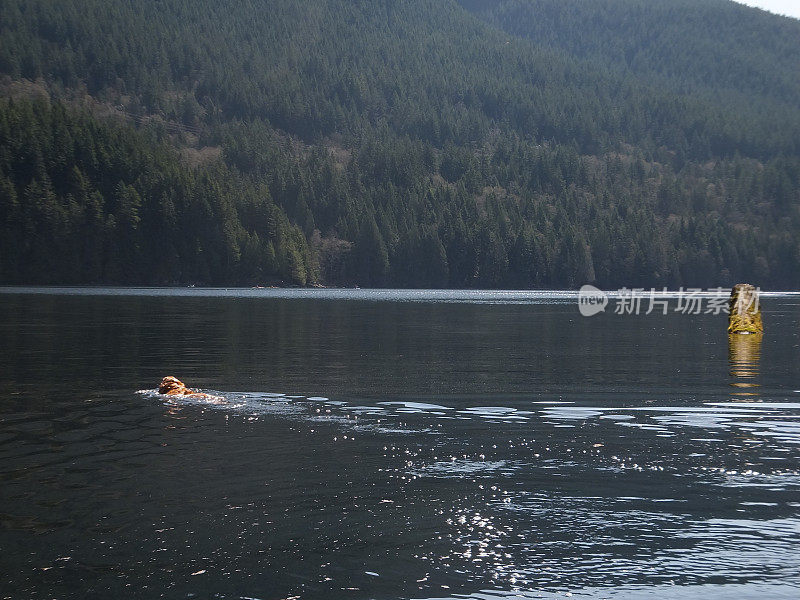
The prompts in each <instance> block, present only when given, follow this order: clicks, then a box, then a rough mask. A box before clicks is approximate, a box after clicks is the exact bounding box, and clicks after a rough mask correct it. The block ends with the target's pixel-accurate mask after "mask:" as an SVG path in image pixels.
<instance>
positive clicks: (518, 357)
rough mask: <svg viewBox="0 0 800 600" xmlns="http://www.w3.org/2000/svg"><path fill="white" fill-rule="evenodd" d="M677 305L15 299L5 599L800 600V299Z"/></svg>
mask: <svg viewBox="0 0 800 600" xmlns="http://www.w3.org/2000/svg"><path fill="white" fill-rule="evenodd" d="M673 300H674V299H673ZM673 300H670V302H671V304H670V306H669V310H668V314H666V315H664V314H662V313H661V311H659V310H656V311H654V312H652V313H651V314H647V315H645V314H638V315H636V314H625V315H621V314H615V312H614V310H613V301H612V303H611V304H610V305H609V307H608V308H607V310H606V311H605V312H603V313H600V314H598V315H595V316H592V317H583V316H581V314H580V312H579V311H578V304H577V300H576V294H575V293H570V292H448V291H439V292H421V291H388V290H387V291H366V290H270V289H266V290H260V289H259V290H250V289H247V290H237V289H231V290H219V289H214V290H206V289H113V288H112V289H91V288H77V289H68V288H65V289H55V288H54V289H36V288H31V289H24V288H18V289H13V288H5V289H2V290H0V314H1V315H2V318H0V598H14V599H16V598H67V597H78V598H84V597H86V598H117V597H137V598H162V597H163V598H224V599H227V598H257V599H262V600H266V599H279V598H345V599H350V598H352V599H366V598H381V599H384V598H419V599H423V598H425V599H432V598H484V599H490V598H491V599H495V598H497V599H499V598H565V597H568V596H571V597H572V598H596V599H600V598H615V599H616V598H622V599H633V598H636V599H638V598H664V597H669V598H697V597H702V598H704V600H708V599H712V598H725V599H729V598H771V599H774V598H798V597H800V336H798V333H799V332H800V296H798V295H796V294H767V295H765V296H764V297H763V298H762V305H763V309H764V322H765V329H766V331H765V334H764V336H763V340H762V339H756V338H755V336H737V339H735V340H734V343H732V344H731V343H730V342H729V339H728V335H727V333H726V325H727V322H726V316H725V315H720V314H713V313H708V314H707V313H705V312H701V314H683V313H681V312H677V311H676V310H674V309H675V307H676V306H677V305H676V303H675V302H674V301H673ZM165 375H175V376H177V377H179V378H180V379H182V380H183V381H185V382H186V384H187V385H189V386H191V387H193V388H199V389H202V390H204V391H210V392H212V393H215V394H218V395H219V396H221V397H222V398H223V401H222V403H217V404H214V403H210V402H208V401H204V400H198V399H190V398H187V399H177V400H176V399H170V398H167V397H164V396H160V395H158V394H157V393H156V389H155V388H157V386H158V382H159V381H160V379H161V378H162V377H163V376H165Z"/></svg>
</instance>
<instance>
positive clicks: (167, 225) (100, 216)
mask: <svg viewBox="0 0 800 600" xmlns="http://www.w3.org/2000/svg"><path fill="white" fill-rule="evenodd" d="M313 269H314V267H313V264H312V261H311V256H310V250H309V246H308V244H307V241H306V238H305V236H304V235H303V233H302V231H300V230H299V229H298V228H297V227H295V226H292V225H291V224H290V223H289V220H288V218H287V217H286V215H285V213H284V212H283V211H282V210H281V209H280V208H278V207H277V206H276V205H275V204H274V202H273V201H272V199H271V197H270V195H269V190H268V189H267V188H266V187H265V186H263V185H255V184H253V183H252V182H250V181H248V180H246V179H243V178H242V177H241V176H238V175H237V174H236V173H235V172H233V171H231V170H230V169H228V168H227V167H226V166H225V165H224V164H222V163H218V164H215V165H213V166H211V167H209V168H207V169H202V170H190V169H188V168H187V167H185V166H183V165H182V164H181V162H180V160H179V157H178V155H177V153H176V151H175V150H174V148H171V147H170V146H168V145H166V144H165V143H163V142H160V141H158V139H157V136H156V135H155V134H153V133H150V132H147V131H135V130H133V129H132V128H131V127H129V126H123V125H119V124H113V123H108V122H101V121H98V120H97V119H94V118H93V117H92V116H91V115H89V114H88V113H86V112H75V111H71V110H67V109H66V108H65V107H64V106H62V105H60V104H56V105H54V106H51V105H50V104H49V103H47V102H45V101H35V102H31V101H21V102H20V101H17V102H14V101H8V100H4V101H0V281H3V282H5V283H30V282H38V283H98V282H104V283H158V284H169V283H178V282H189V283H193V282H205V283H214V284H218V285H221V284H227V283H243V282H251V281H252V282H263V281H270V280H276V281H278V280H279V281H286V282H293V283H296V284H301V285H302V284H306V283H307V282H308V281H309V280H310V279H313V278H314V272H313Z"/></svg>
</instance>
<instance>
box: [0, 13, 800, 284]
mask: <svg viewBox="0 0 800 600" xmlns="http://www.w3.org/2000/svg"><path fill="white" fill-rule="evenodd" d="M2 14H3V18H2V20H0V72H2V73H4V74H5V75H6V76H7V78H8V79H7V82H6V83H7V85H6V86H5V87H6V89H7V90H11V91H9V93H10V94H12V95H13V90H16V89H20V87H21V86H20V85H19V84H18V83H15V82H23V81H26V80H27V81H37V82H38V86H39V87H41V88H43V89H45V90H46V91H47V94H48V95H49V97H50V103H51V104H52V105H53V106H55V107H56V108H55V109H52V108H50V107H43V106H40V105H37V104H36V103H33V105H32V108H30V110H32V111H34V112H37V111H40V112H42V111H43V113H44V114H47V111H51V110H57V111H61V110H62V109H61V108H60V106H61V105H64V107H65V108H64V109H63V112H64V114H66V115H74V114H78V115H79V116H68V117H66V118H78V119H79V120H83V121H81V122H83V123H84V125H83V126H84V127H102V125H90V124H89V123H88V121H97V120H98V119H102V117H100V116H99V113H100V111H98V110H97V107H98V106H100V107H103V106H105V107H109V108H108V110H110V111H111V112H114V111H113V110H111V108H110V107H116V108H117V109H118V111H117V113H118V114H125V115H128V118H129V119H131V122H132V123H146V124H145V125H143V127H144V129H145V130H146V131H145V136H144V138H142V139H144V140H147V141H144V142H142V143H146V144H156V145H157V144H161V145H164V144H166V145H172V146H173V147H174V148H175V150H174V154H173V157H179V156H181V155H182V156H183V157H184V164H183V165H179V166H178V167H176V168H180V169H184V170H185V171H186V172H187V173H190V174H191V177H198V178H201V179H203V178H205V179H206V180H208V181H210V182H211V183H213V184H214V185H216V186H217V187H220V186H222V187H223V188H224V187H227V186H229V185H230V183H229V181H230V178H234V179H235V180H236V181H239V182H241V185H245V186H247V187H248V189H252V190H258V192H255V193H254V194H253V196H252V200H251V204H252V205H253V206H266V207H269V206H271V207H273V208H270V209H269V210H277V211H279V213H280V214H281V215H286V217H287V218H288V221H289V222H291V223H294V225H295V226H296V227H297V228H298V230H297V231H298V232H302V235H301V237H302V238H303V239H302V240H298V239H297V236H277V235H276V234H275V232H274V231H264V230H261V229H259V228H260V227H263V225H258V224H257V223H256V222H247V223H244V221H245V220H246V217H243V214H244V212H243V211H242V210H240V209H236V210H235V211H233V212H230V213H229V214H230V215H231V217H230V219H231V227H233V229H236V230H237V231H245V232H248V236H250V237H252V236H254V235H256V234H258V236H259V238H258V239H259V244H261V243H262V242H261V241H262V240H270V241H271V243H272V247H273V250H274V254H275V255H276V256H277V255H283V256H299V257H305V258H301V259H297V258H296V259H294V261H295V263H296V264H299V263H302V264H303V269H302V271H303V275H304V276H302V277H301V276H299V271H298V270H297V269H295V276H294V277H293V276H291V274H290V272H289V271H290V269H288V267H286V266H285V265H286V264H288V263H287V262H286V260H288V259H285V260H284V267H283V268H282V269H280V268H278V267H277V266H276V264H277V263H275V262H274V260H273V259H270V260H273V262H271V263H270V265H271V266H269V267H266V266H265V264H266V263H265V261H267V258H266V254H265V252H266V246H264V250H263V251H261V250H259V251H258V252H256V251H252V247H253V245H252V243H251V244H250V247H251V251H247V252H245V251H244V250H245V248H246V247H247V244H248V242H247V239H248V237H247V236H245V235H244V234H241V233H240V234H236V235H231V236H228V238H227V240H228V241H227V242H226V244H227V245H228V246H229V248H228V249H227V250H225V251H224V252H223V251H221V250H220V251H219V252H221V253H222V254H224V255H226V256H229V257H230V260H228V261H227V262H223V263H220V264H224V265H226V266H225V267H219V268H215V269H207V270H206V271H198V270H197V269H196V268H184V263H186V264H187V265H188V264H189V263H191V260H192V259H191V257H190V254H191V253H190V252H188V251H187V252H183V253H181V254H180V257H179V259H178V260H177V261H173V263H170V264H172V266H169V267H165V266H164V265H161V266H160V267H159V268H157V269H152V268H146V269H145V268H138V267H137V268H132V269H128V270H127V271H128V272H129V273H134V274H135V276H131V277H129V278H128V279H127V280H126V281H130V282H139V283H161V282H187V281H191V282H197V283H222V282H224V283H259V282H263V281H264V280H265V278H267V275H269V276H273V277H274V276H279V277H281V278H282V279H283V280H286V281H288V280H294V281H297V282H301V283H302V282H312V281H322V282H325V283H334V284H336V283H338V284H353V283H359V284H361V285H378V286H383V285H398V286H430V287H440V286H452V287H477V286H480V287H533V286H536V287H542V286H575V285H580V284H582V283H584V282H587V281H594V282H596V283H598V284H600V285H604V286H621V285H628V286H634V285H638V286H651V285H656V286H660V285H670V286H678V285H700V286H704V287H705V286H711V285H718V284H722V285H726V284H729V283H730V282H731V281H734V280H737V279H752V280H754V281H758V282H762V283H763V285H771V286H775V287H797V286H798V285H800V268H798V267H800V241H798V239H797V236H796V233H795V232H796V231H797V228H798V225H800V211H799V210H798V204H800V159H798V156H800V107H798V102H797V100H798V97H800V94H799V93H798V86H799V85H800V84H798V81H800V79H798V78H797V77H796V73H797V60H796V57H797V56H798V55H800V53H798V50H800V36H798V35H797V34H798V33H800V24H797V23H795V22H793V21H791V20H789V19H784V18H781V17H776V16H773V15H767V14H765V13H762V12H760V11H754V10H752V9H747V8H745V7H734V6H733V3H730V2H724V1H722V0H702V1H700V2H688V0H669V1H666V2H662V3H650V2H644V1H641V0H602V1H601V2H597V3H594V2H591V3H587V2H573V1H571V0H566V1H565V2H560V1H559V2H556V1H555V0H529V1H527V2H525V1H523V0H507V1H505V0H498V1H496V2H490V1H488V0H487V1H484V2H479V1H478V0H469V1H467V0H460V1H459V2H456V1H455V0H406V1H404V2H389V1H384V2H374V1H370V2H367V1H345V0H308V1H302V2H301V1H300V0H282V1H266V0H265V1H257V0H222V1H215V2H211V1H210V0H164V1H160V2H155V1H142V2H137V3H130V2H125V1H123V0H110V1H109V0H104V1H100V0H83V1H78V0H64V1H63V2H59V3H52V2H47V1H46V0H29V1H23V0H4V1H3V2H2ZM656 33H658V35H656ZM734 37H735V38H736V39H735V41H732V38H734ZM15 102H16V104H14V103H12V104H3V105H0V111H2V112H3V113H8V115H11V116H10V117H9V116H6V121H7V122H8V123H9V125H8V128H7V133H6V135H7V136H8V138H7V139H12V138H15V136H16V139H18V138H19V137H20V136H24V135H28V133H26V132H25V130H24V129H21V128H19V127H17V128H16V129H15V127H16V124H17V123H18V119H16V118H15V117H14V111H18V110H19V104H20V102H22V103H23V104H24V103H26V102H29V101H28V100H19V99H18V100H15ZM86 106H89V107H93V109H92V110H91V111H87V110H86V108H85V107H86ZM81 107H84V108H81ZM26 110H27V109H26ZM108 110H107V111H108ZM75 111H77V113H75ZM59 114H61V113H60V112H59ZM153 117H157V118H156V119H154V118H153ZM87 120H88V121H87ZM45 122H46V119H45ZM159 123H161V125H159ZM164 123H166V124H170V123H171V125H169V126H166V125H165V124H164ZM3 144H4V147H5V146H6V144H7V142H6V141H5V140H4V141H3ZM216 148H219V149H220V150H221V154H220V158H219V159H218V161H217V163H215V162H214V161H213V160H211V161H208V160H204V161H200V162H201V163H202V164H199V165H197V164H191V165H189V163H187V161H186V157H187V156H207V155H211V156H214V154H213V153H209V152H206V150H208V149H216ZM179 151H180V153H181V154H179ZM45 154H47V152H45ZM14 158H15V157H13V156H12V157H10V158H6V159H5V160H4V161H0V169H2V172H0V175H1V176H3V177H4V179H5V180H7V181H8V182H9V183H8V184H6V185H5V187H4V188H3V189H7V190H13V195H14V203H12V202H10V201H6V202H3V203H0V224H3V223H4V224H5V227H6V228H9V229H13V222H12V217H11V216H10V215H11V213H10V212H9V209H6V208H4V207H5V206H12V205H13V206H17V205H18V204H20V203H22V205H25V204H26V203H36V202H39V201H38V200H36V199H35V196H32V195H30V194H27V195H26V189H27V186H29V185H31V183H32V182H33V179H34V178H33V176H32V175H31V173H30V172H29V171H26V170H25V169H22V168H20V166H19V163H18V162H16V163H15V162H14V160H13V159H14ZM44 159H45V162H46V160H49V157H47V156H45V157H44ZM174 160H176V161H178V159H177V158H174ZM195 162H196V161H195ZM137 175H138V174H137V173H136V172H134V171H131V172H128V173H126V174H123V175H122V176H121V179H120V182H121V183H122V184H123V185H127V186H134V187H136V186H137V185H138V184H137V181H138V180H139V179H140V178H139V177H137ZM97 177H98V178H102V177H103V175H102V173H98V174H97ZM39 180H41V177H40V178H39ZM62 187H63V186H62V185H61V184H58V183H54V184H53V194H54V196H55V197H57V198H60V199H61V200H60V202H62V203H66V204H68V203H69V202H75V201H76V200H75V195H74V194H73V195H72V197H71V200H69V201H68V200H67V195H68V193H69V192H68V191H67V190H66V188H63V189H62ZM100 187H103V186H100ZM98 189H99V188H98ZM106 189H107V190H110V188H107V186H106ZM162 192H163V193H162V194H161V195H160V196H157V197H155V198H153V197H151V196H149V195H148V194H150V190H148V189H146V188H141V189H137V193H139V194H140V196H141V195H142V194H144V195H145V196H147V202H152V203H154V204H155V205H159V204H160V203H165V202H168V200H169V197H170V195H171V194H172V190H170V189H165V190H162ZM3 193H10V192H3ZM100 193H101V195H103V194H104V192H102V191H100ZM105 194H112V192H111V191H106V192H105ZM190 196H191V194H190ZM104 197H105V196H104ZM78 202H80V201H78ZM15 203H16V204H15ZM107 206H108V207H109V210H110V211H111V216H114V217H115V218H116V217H117V216H118V215H116V214H115V211H118V210H120V208H119V206H120V205H119V203H115V202H114V201H110V202H108V203H107ZM15 210H16V209H15ZM25 210H28V211H29V212H30V214H36V210H34V209H33V208H31V207H28V208H26V209H25ZM259 210H261V209H260V208H259ZM276 214H277V213H276ZM13 218H16V217H13ZM40 225H41V223H39V221H38V220H37V219H36V218H31V219H30V220H29V225H28V226H29V227H30V228H32V231H33V232H34V235H40V234H41V231H40V228H39V227H40ZM136 227H138V225H137V226H136ZM136 227H134V229H136ZM286 227H290V225H289V224H288V222H287V224H286ZM73 230H74V231H78V228H73ZM136 230H137V231H138V229H136ZM153 231H154V230H153V229H152V228H150V229H147V230H143V231H142V232H141V233H140V234H139V235H140V236H141V239H150V237H149V236H154V235H155V234H154V233H153ZM287 231H288V230H287ZM73 235H75V236H77V235H78V234H77V233H74V234H73ZM289 239H292V240H293V241H292V242H291V245H292V247H291V248H288V247H284V246H285V245H286V244H288V243H289V242H288V241H287V240H289ZM276 244H277V246H276ZM68 246H69V245H68ZM220 247H222V246H220ZM215 253H217V251H215ZM131 256H135V255H131ZM27 260H29V259H27V258H24V256H22V255H17V254H11V255H10V254H7V253H4V254H3V256H2V257H0V261H2V262H4V265H3V266H2V270H0V277H2V279H3V280H4V281H6V282H10V281H11V282H21V281H30V282H35V281H43V280H49V279H52V277H50V276H49V275H48V269H49V267H48V266H47V262H46V261H45V262H42V261H39V262H36V263H35V264H36V265H39V266H38V267H37V268H34V269H29V268H28V266H29V265H28V264H27V263H26V261H27ZM131 260H134V261H138V260H140V259H135V258H131ZM298 260H299V263H298ZM154 273H158V275H157V276H156V275H154ZM62 278H63V277H62ZM88 280H96V281H110V280H113V278H110V276H109V275H107V274H106V273H104V272H99V273H97V272H94V274H93V275H92V276H91V277H89V278H88Z"/></svg>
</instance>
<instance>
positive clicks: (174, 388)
mask: <svg viewBox="0 0 800 600" xmlns="http://www.w3.org/2000/svg"><path fill="white" fill-rule="evenodd" d="M184 390H186V386H185V385H183V382H182V381H181V380H180V379H178V378H177V377H172V376H170V377H164V379H162V380H161V384H160V385H159V386H158V393H159V394H169V393H173V394H174V393H176V392H182V391H184Z"/></svg>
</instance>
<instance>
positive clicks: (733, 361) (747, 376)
mask: <svg viewBox="0 0 800 600" xmlns="http://www.w3.org/2000/svg"><path fill="white" fill-rule="evenodd" d="M763 337H764V335H763V334H762V333H751V334H749V335H747V334H745V335H743V334H740V333H732V334H730V335H729V336H728V360H729V361H730V365H731V377H732V378H733V380H732V381H731V385H732V386H733V387H737V388H754V387H758V386H759V383H758V382H757V381H756V380H757V378H758V374H759V362H760V360H761V340H762V338H763ZM748 395H756V394H755V393H753V392H750V394H748Z"/></svg>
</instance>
